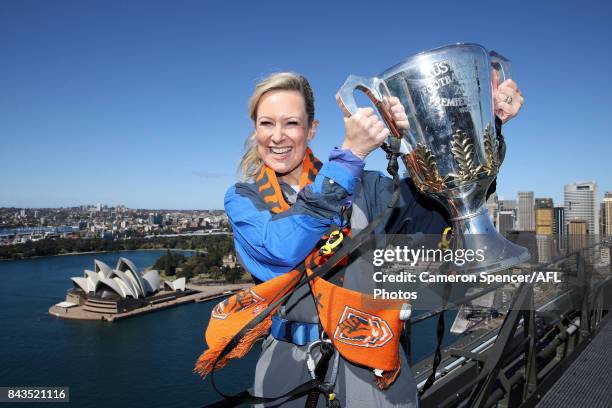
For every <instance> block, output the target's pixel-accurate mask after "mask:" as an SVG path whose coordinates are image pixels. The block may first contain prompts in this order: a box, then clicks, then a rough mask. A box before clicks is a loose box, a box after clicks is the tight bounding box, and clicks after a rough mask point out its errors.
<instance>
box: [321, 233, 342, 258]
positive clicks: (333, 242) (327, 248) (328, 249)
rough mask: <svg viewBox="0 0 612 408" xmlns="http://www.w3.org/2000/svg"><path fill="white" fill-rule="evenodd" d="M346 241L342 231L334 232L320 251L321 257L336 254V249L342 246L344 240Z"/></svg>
mask: <svg viewBox="0 0 612 408" xmlns="http://www.w3.org/2000/svg"><path fill="white" fill-rule="evenodd" d="M343 239H344V235H343V234H342V232H341V231H340V230H336V231H333V232H332V233H331V234H329V238H327V242H326V243H325V244H323V246H322V247H321V248H320V249H319V252H320V254H321V255H331V254H333V253H334V252H335V250H336V247H337V246H338V245H340V243H341V242H342V240H343Z"/></svg>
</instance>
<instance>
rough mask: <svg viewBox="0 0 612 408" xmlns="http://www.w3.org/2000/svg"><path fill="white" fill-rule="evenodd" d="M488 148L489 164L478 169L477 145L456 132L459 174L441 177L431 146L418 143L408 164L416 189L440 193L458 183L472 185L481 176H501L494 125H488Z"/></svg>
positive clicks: (453, 144)
mask: <svg viewBox="0 0 612 408" xmlns="http://www.w3.org/2000/svg"><path fill="white" fill-rule="evenodd" d="M484 148H485V155H486V160H487V163H486V164H484V165H482V164H481V165H478V166H477V165H476V156H475V155H476V152H475V149H474V143H473V142H472V140H471V138H470V137H469V136H468V134H467V133H466V132H465V131H463V130H459V129H458V130H456V131H455V133H454V134H453V139H452V141H451V153H452V155H453V158H454V159H455V162H456V163H457V166H458V167H459V172H458V173H457V174H455V173H449V174H448V175H447V176H446V177H444V178H442V177H441V176H440V171H439V169H438V164H437V163H436V158H435V156H434V155H433V153H432V152H431V150H429V148H428V147H427V146H425V145H424V144H422V143H417V145H416V147H415V149H414V150H413V151H412V153H411V154H410V155H408V156H405V158H404V160H405V163H406V165H407V167H408V170H409V172H410V173H411V178H412V180H413V181H414V183H415V185H416V186H417V187H418V188H419V190H421V191H422V192H440V191H442V190H444V189H445V188H452V187H455V186H456V185H455V183H454V182H457V181H459V182H460V183H465V182H469V181H472V180H475V179H477V178H478V176H479V175H480V174H481V173H483V172H484V173H485V174H486V175H487V176H492V175H495V174H497V171H498V169H499V165H500V163H499V158H498V154H497V150H498V143H497V140H495V138H494V137H493V130H492V127H491V124H490V123H488V124H487V126H486V127H485V130H484Z"/></svg>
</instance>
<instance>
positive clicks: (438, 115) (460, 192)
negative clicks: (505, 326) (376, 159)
mask: <svg viewBox="0 0 612 408" xmlns="http://www.w3.org/2000/svg"><path fill="white" fill-rule="evenodd" d="M509 77H510V61H509V60H507V59H506V58H504V57H503V56H501V55H499V54H497V53H495V52H494V51H488V50H486V49H485V48H484V47H482V46H481V45H478V44H453V45H447V46H444V47H440V48H436V49H433V50H430V51H424V52H421V53H419V54H416V55H414V56H412V57H409V58H407V59H405V60H404V61H402V62H400V63H399V64H397V65H395V66H393V67H391V68H389V69H388V70H386V71H385V72H383V73H382V74H380V75H378V76H377V77H373V78H365V77H358V76H354V75H350V76H349V77H348V79H347V80H346V82H345V83H344V85H343V86H342V87H341V88H340V90H339V91H338V94H337V99H338V101H339V102H340V106H341V107H342V109H343V110H344V111H345V113H346V114H348V115H351V114H355V113H356V112H357V109H358V106H357V103H356V101H355V96H354V92H355V90H360V91H362V92H364V93H365V94H366V95H367V97H368V98H369V99H370V100H371V101H372V102H373V103H374V105H375V106H376V108H377V109H378V112H379V113H380V115H381V117H382V118H383V120H384V122H385V123H386V125H387V126H388V128H389V130H390V131H391V135H390V136H389V138H390V139H389V144H392V143H391V142H393V140H391V139H392V138H396V139H398V140H399V142H400V143H399V146H400V152H401V153H402V161H403V162H404V164H405V166H406V168H407V170H408V173H409V174H410V178H411V179H412V181H413V182H414V184H415V185H416V187H417V188H418V189H419V190H420V191H421V192H422V193H423V194H426V195H428V196H430V197H433V198H435V199H436V200H438V201H439V202H441V203H442V204H443V205H444V206H445V207H446V209H447V210H448V212H449V215H450V218H451V221H452V224H453V226H452V228H453V233H452V250H455V251H456V250H460V249H463V250H468V249H471V250H474V251H475V250H477V249H478V250H480V251H481V252H482V253H483V255H484V260H482V261H479V262H477V263H474V262H471V263H469V264H465V265H464V266H463V267H461V268H459V272H461V273H491V272H495V271H499V270H502V269H507V268H509V267H512V266H514V265H517V264H519V263H522V262H525V261H527V260H528V259H529V258H530V255H529V252H528V251H527V249H526V248H523V247H521V246H518V245H515V244H513V243H511V242H509V241H508V240H506V239H505V238H504V237H503V236H501V235H500V234H499V232H498V231H497V230H496V229H495V227H494V225H493V222H492V220H491V218H490V216H489V214H488V211H487V207H486V205H485V202H486V194H487V191H488V189H489V187H490V185H491V183H492V182H493V180H495V177H496V176H497V173H498V171H499V167H500V165H501V163H502V161H503V155H504V151H505V148H504V145H503V141H502V139H501V138H500V137H499V136H498V134H497V131H496V128H495V113H494V103H493V87H495V86H497V84H498V83H501V82H502V81H503V80H505V79H507V78H509ZM390 96H395V97H397V98H399V100H400V102H401V104H402V105H403V107H404V110H405V111H406V114H407V115H408V122H409V123H410V129H401V128H399V127H398V126H397V125H396V124H395V123H394V121H393V119H392V116H391V114H390V112H389V111H388V110H387V109H386V104H385V103H384V102H385V98H388V97H390ZM396 145H397V143H396Z"/></svg>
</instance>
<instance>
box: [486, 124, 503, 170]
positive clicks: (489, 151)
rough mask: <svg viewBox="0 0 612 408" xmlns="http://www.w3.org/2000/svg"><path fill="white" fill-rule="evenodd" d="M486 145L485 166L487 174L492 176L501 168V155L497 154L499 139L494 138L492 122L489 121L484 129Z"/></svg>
mask: <svg viewBox="0 0 612 408" xmlns="http://www.w3.org/2000/svg"><path fill="white" fill-rule="evenodd" d="M484 147H485V153H486V155H487V164H486V165H485V166H484V167H483V169H484V170H485V171H486V173H487V176H492V175H494V174H496V173H497V170H498V169H499V156H498V154H497V151H498V145H497V140H496V139H494V138H493V130H492V128H491V124H490V123H488V124H487V127H486V128H485V130H484Z"/></svg>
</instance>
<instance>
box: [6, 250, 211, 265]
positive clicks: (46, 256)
mask: <svg viewBox="0 0 612 408" xmlns="http://www.w3.org/2000/svg"><path fill="white" fill-rule="evenodd" d="M168 250H170V251H182V252H197V251H201V250H200V249H179V248H142V249H116V250H114V251H85V252H68V253H66V254H55V255H41V256H30V257H27V258H21V259H0V262H3V261H26V260H28V259H40V258H49V257H54V256H74V255H87V254H106V253H111V252H134V251H168Z"/></svg>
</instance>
